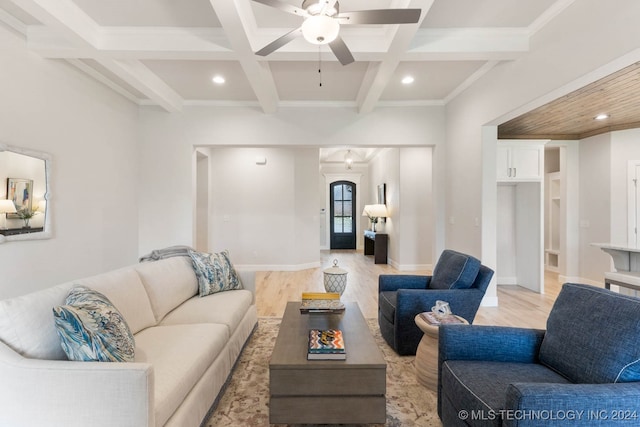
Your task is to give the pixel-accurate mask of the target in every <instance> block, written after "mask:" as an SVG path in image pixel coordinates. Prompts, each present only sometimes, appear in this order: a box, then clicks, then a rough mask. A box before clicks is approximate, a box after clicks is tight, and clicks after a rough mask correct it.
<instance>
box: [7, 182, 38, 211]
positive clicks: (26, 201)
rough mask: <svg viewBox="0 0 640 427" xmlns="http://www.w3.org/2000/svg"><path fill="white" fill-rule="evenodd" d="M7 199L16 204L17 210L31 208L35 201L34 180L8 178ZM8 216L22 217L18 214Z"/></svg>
mask: <svg viewBox="0 0 640 427" xmlns="http://www.w3.org/2000/svg"><path fill="white" fill-rule="evenodd" d="M7 199H9V200H11V201H12V202H13V203H14V204H15V205H16V210H18V211H21V210H23V209H27V210H29V211H30V210H31V206H32V203H33V180H31V179H24V178H7ZM7 218H11V219H15V218H20V217H19V216H18V215H17V214H7Z"/></svg>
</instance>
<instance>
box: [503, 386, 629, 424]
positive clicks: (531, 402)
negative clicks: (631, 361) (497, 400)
mask: <svg viewBox="0 0 640 427" xmlns="http://www.w3.org/2000/svg"><path fill="white" fill-rule="evenodd" d="M638 402H640V383H637V382H631V383H617V384H548V383H515V384H511V385H509V387H508V388H507V396H506V406H505V408H506V411H505V412H504V413H502V414H501V416H502V419H503V425H504V426H505V427H534V426H540V425H541V420H543V419H545V418H543V417H546V419H547V420H551V419H552V418H551V417H553V419H555V420H556V421H558V420H561V419H562V420H564V422H568V423H570V424H571V425H576V426H577V425H579V426H606V425H611V426H637V425H639V424H640V405H638ZM544 425H547V423H544Z"/></svg>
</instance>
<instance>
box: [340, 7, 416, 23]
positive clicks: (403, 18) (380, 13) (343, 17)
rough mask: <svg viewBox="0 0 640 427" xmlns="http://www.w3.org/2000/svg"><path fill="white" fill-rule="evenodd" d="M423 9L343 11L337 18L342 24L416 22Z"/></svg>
mask: <svg viewBox="0 0 640 427" xmlns="http://www.w3.org/2000/svg"><path fill="white" fill-rule="evenodd" d="M421 13H422V10H421V9H378V10H360V11H354V12H342V13H340V14H339V15H338V16H337V17H336V18H337V19H339V20H340V24H347V25H358V24H414V23H416V22H418V21H419V20H420V14H421Z"/></svg>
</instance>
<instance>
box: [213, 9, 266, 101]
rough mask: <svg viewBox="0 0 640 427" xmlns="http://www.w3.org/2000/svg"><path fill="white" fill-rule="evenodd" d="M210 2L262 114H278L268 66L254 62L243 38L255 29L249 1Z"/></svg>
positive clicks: (246, 39) (247, 42)
mask: <svg viewBox="0 0 640 427" xmlns="http://www.w3.org/2000/svg"><path fill="white" fill-rule="evenodd" d="M210 2H211V6H212V7H213V9H214V10H215V12H216V16H217V17H218V20H219V21H220V23H221V24H222V28H223V29H224V32H225V34H226V35H227V38H228V40H229V44H230V45H231V48H232V49H233V51H234V52H235V53H236V59H237V60H238V61H239V62H240V66H241V67H242V69H243V71H244V73H245V75H246V77H247V79H248V80H249V84H250V85H251V88H252V89H253V92H254V93H255V95H256V98H257V99H258V102H259V103H260V106H261V107H262V110H263V111H264V112H265V113H275V112H276V111H277V110H278V103H279V99H278V91H277V88H276V84H275V81H274V80H273V75H272V74H271V70H270V69H269V64H268V63H267V62H266V61H258V59H257V58H256V55H255V54H254V52H253V48H252V47H251V43H250V41H249V38H248V36H247V33H248V32H249V31H251V30H250V28H251V25H252V22H253V25H255V20H253V19H252V18H253V15H252V12H251V8H250V6H249V1H248V0H210Z"/></svg>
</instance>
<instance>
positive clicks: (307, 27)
mask: <svg viewBox="0 0 640 427" xmlns="http://www.w3.org/2000/svg"><path fill="white" fill-rule="evenodd" d="M339 32H340V23H339V22H338V21H337V20H335V19H333V18H330V17H328V16H326V15H315V16H310V17H308V18H307V19H305V21H304V22H303V23H302V35H303V37H304V39H305V40H306V41H308V42H309V43H312V44H328V43H331V42H332V41H334V40H335V39H336V37H338V33H339Z"/></svg>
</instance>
